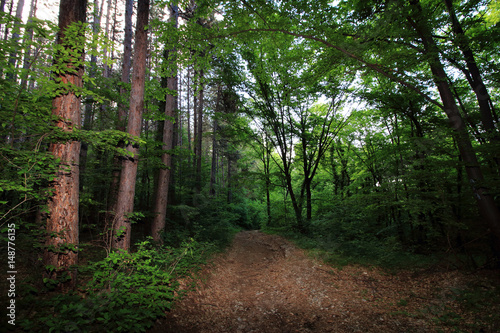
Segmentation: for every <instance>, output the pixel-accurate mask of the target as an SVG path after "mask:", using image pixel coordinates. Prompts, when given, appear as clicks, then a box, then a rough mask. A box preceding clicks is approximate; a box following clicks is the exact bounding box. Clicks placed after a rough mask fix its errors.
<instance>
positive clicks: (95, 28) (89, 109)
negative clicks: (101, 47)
mask: <svg viewBox="0 0 500 333" xmlns="http://www.w3.org/2000/svg"><path fill="white" fill-rule="evenodd" d="M93 16H94V18H93V22H92V32H93V36H94V37H95V38H97V35H98V34H99V29H100V25H101V14H100V13H99V6H98V0H94V13H93ZM96 47H97V46H95V48H94V50H93V51H94V52H93V53H96V51H97V50H96ZM96 71H97V56H96V55H95V54H92V55H91V56H90V68H89V69H88V75H89V77H90V78H95V75H96ZM93 105H94V98H93V97H92V95H91V96H89V97H88V99H87V101H86V102H85V111H84V115H83V126H82V127H83V129H84V130H90V129H91V127H92V126H91V122H92V118H93ZM87 152H88V143H87V142H82V147H81V151H80V176H84V175H85V169H86V167H87Z"/></svg>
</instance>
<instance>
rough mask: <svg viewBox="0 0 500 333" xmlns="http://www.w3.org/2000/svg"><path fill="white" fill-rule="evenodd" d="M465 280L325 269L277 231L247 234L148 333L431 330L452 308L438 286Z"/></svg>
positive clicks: (442, 287) (458, 276) (455, 275)
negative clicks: (436, 318) (441, 316)
mask: <svg viewBox="0 0 500 333" xmlns="http://www.w3.org/2000/svg"><path fill="white" fill-rule="evenodd" d="M467 280H468V278H467V277H466V276H464V275H463V274H459V273H456V272H455V273H454V272H440V273H435V274H425V276H414V275H411V273H398V275H397V276H396V275H389V274H384V273H383V272H381V271H378V270H369V269H367V268H360V267H345V268H344V269H342V270H338V269H333V268H331V267H329V266H325V265H322V264H320V263H318V262H315V261H314V260H312V259H311V258H309V257H307V256H306V255H305V254H304V253H303V251H302V250H300V249H297V248H296V247H295V246H294V245H292V244H291V243H290V242H288V241H286V240H285V239H283V238H281V237H279V236H274V235H266V234H263V233H260V232H258V231H247V232H242V233H239V234H238V235H236V237H235V239H234V242H233V245H232V247H231V248H230V249H229V250H228V251H227V253H225V254H224V255H221V256H219V257H218V258H216V259H215V266H211V267H209V268H208V269H207V277H206V279H205V280H203V281H202V282H201V283H200V286H199V288H198V289H197V290H195V291H193V292H190V293H189V294H188V295H187V296H186V297H185V298H184V299H183V300H182V301H181V302H179V303H178V304H177V305H176V307H175V308H174V309H173V310H172V311H170V312H169V313H167V316H166V318H165V319H162V320H161V321H159V322H158V323H157V325H156V326H155V328H154V329H153V330H152V331H151V332H152V333H153V332H154V333H157V332H172V333H183V332H217V333H218V332H265V333H270V332H433V331H436V330H437V327H435V326H433V325H435V323H436V320H435V319H432V318H433V317H436V316H437V315H439V313H438V312H439V311H440V310H439V309H447V308H448V307H453V306H454V303H453V300H451V299H450V300H448V299H447V296H446V295H447V294H446V291H448V290H451V288H459V287H461V286H463V285H464V284H465V283H467ZM434 308H435V309H437V310H435V312H436V313H433V310H432V309H434ZM457 311H458V310H457ZM441 324H442V323H441ZM441 324H440V328H441V329H443V326H442V325H441ZM445 330H446V327H445ZM485 331H486V332H488V331H489V330H488V329H487V330H485Z"/></svg>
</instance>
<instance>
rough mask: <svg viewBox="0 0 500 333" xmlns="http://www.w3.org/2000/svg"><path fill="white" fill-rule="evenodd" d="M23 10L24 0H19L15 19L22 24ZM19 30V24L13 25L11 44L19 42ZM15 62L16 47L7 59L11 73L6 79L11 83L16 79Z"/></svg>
mask: <svg viewBox="0 0 500 333" xmlns="http://www.w3.org/2000/svg"><path fill="white" fill-rule="evenodd" d="M23 9H24V0H19V1H18V2H17V7H16V19H18V20H19V22H22V19H23ZM20 30H21V29H20V27H19V23H17V22H16V23H15V25H14V30H13V32H12V41H13V44H17V43H18V42H19V34H20V33H21V32H20ZM16 62H17V47H15V48H14V51H13V52H12V53H11V54H10V57H9V64H10V66H11V67H12V68H11V71H9V72H8V75H7V78H8V79H9V80H12V81H15V80H16V79H17V74H16Z"/></svg>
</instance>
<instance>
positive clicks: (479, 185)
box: [408, 0, 500, 251]
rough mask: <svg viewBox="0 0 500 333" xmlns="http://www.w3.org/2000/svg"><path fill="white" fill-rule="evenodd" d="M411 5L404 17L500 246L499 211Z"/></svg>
mask: <svg viewBox="0 0 500 333" xmlns="http://www.w3.org/2000/svg"><path fill="white" fill-rule="evenodd" d="M411 3H412V5H413V6H414V8H415V14H414V16H413V17H408V20H409V22H410V24H411V25H412V26H413V28H414V29H415V31H416V32H417V34H418V36H419V37H420V39H421V40H422V43H423V45H424V48H425V53H426V56H427V59H428V61H429V67H430V68H431V71H432V74H433V75H434V81H435V83H436V86H437V88H438V91H439V95H440V97H441V100H442V102H443V105H444V111H445V112H446V115H447V116H448V119H449V121H450V126H451V128H452V129H453V131H454V133H455V139H456V142H457V146H458V149H459V151H460V155H461V156H462V159H463V161H464V163H465V168H466V172H467V176H468V178H469V182H470V184H471V186H472V191H473V193H474V197H475V199H476V203H477V206H478V209H479V212H480V213H481V215H482V216H483V218H484V220H485V222H486V223H487V224H488V227H489V228H490V230H491V231H492V233H493V236H494V238H495V246H496V250H497V251H499V250H500V211H499V210H498V207H497V206H496V205H495V201H494V200H493V197H492V196H491V195H490V194H489V193H488V189H487V188H486V186H485V184H484V177H483V173H482V171H481V168H480V164H479V162H478V160H477V157H476V153H475V151H474V148H473V147H472V143H471V140H470V137H469V134H468V132H467V129H466V126H465V124H464V122H463V119H462V117H461V115H460V112H459V110H458V107H457V104H456V103H455V99H454V97H453V93H452V91H451V88H450V86H449V84H448V80H447V76H446V72H445V71H444V68H443V65H442V64H441V60H440V59H439V50H438V47H437V45H436V44H435V42H434V40H433V39H432V34H431V30H430V28H429V26H428V24H427V22H426V21H425V18H424V17H423V13H422V8H421V6H420V2H419V0H412V1H411Z"/></svg>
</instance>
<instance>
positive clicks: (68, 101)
mask: <svg viewBox="0 0 500 333" xmlns="http://www.w3.org/2000/svg"><path fill="white" fill-rule="evenodd" d="M85 9H86V0H62V1H61V3H60V11H59V29H60V32H59V34H58V38H57V40H58V43H59V44H62V45H65V44H66V43H65V38H64V33H65V30H66V28H68V26H69V25H70V24H72V23H75V22H85ZM82 56H83V55H82ZM56 61H58V59H56ZM66 66H67V67H68V68H73V69H74V66H73V65H72V63H71V62H67V63H66ZM82 75H83V67H80V68H78V70H77V72H76V73H64V72H62V73H61V74H60V75H59V79H60V80H61V81H62V83H64V84H72V85H74V86H75V87H77V88H80V87H82ZM52 107H53V114H54V115H55V116H57V117H58V121H57V122H56V126H57V127H59V128H61V129H62V130H63V131H65V132H72V131H73V130H74V129H75V128H77V127H79V125H80V98H79V97H77V96H76V95H75V94H74V93H73V92H69V93H66V94H61V95H59V96H57V97H55V98H54V100H53V103H52ZM49 150H50V152H51V153H52V154H53V155H54V157H55V158H57V159H60V160H61V167H60V169H59V171H58V173H57V175H56V178H55V180H54V186H53V195H52V197H51V198H50V199H49V202H48V209H49V216H48V218H47V227H46V232H47V239H46V243H45V245H46V246H47V248H46V250H45V253H44V264H45V265H46V267H47V266H49V267H51V268H50V269H48V270H47V274H46V275H47V276H46V277H48V278H51V279H57V280H61V281H63V282H65V283H62V284H60V285H59V287H60V288H61V289H68V288H71V287H73V286H74V285H75V283H76V270H75V269H72V268H71V266H73V265H76V264H77V263H78V252H77V247H78V199H79V198H78V196H79V179H78V177H79V165H78V164H79V159H80V142H78V141H69V142H66V143H54V144H51V145H50V147H49ZM67 278H69V280H68V281H65V280H66V279H67Z"/></svg>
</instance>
